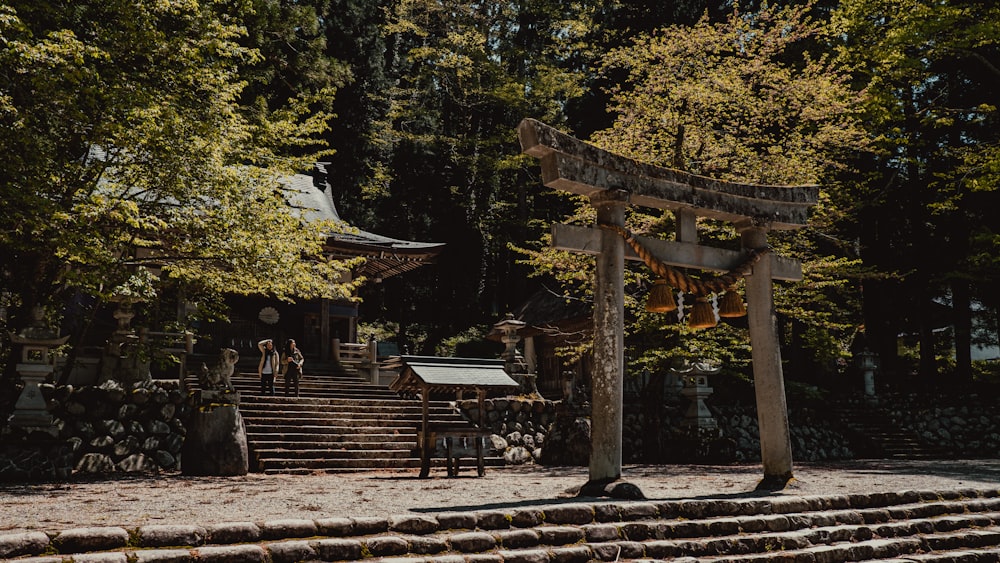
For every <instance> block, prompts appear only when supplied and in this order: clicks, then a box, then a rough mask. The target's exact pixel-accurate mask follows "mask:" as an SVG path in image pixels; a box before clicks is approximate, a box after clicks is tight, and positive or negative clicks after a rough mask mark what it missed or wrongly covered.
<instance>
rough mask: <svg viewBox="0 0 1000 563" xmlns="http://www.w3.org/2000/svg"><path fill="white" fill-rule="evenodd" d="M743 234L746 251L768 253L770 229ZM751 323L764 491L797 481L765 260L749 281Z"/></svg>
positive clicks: (744, 226)
mask: <svg viewBox="0 0 1000 563" xmlns="http://www.w3.org/2000/svg"><path fill="white" fill-rule="evenodd" d="M736 228H737V229H739V230H740V235H741V237H742V243H743V248H746V249H754V248H765V247H766V246H767V229H766V228H765V227H761V226H758V225H755V224H754V222H753V221H744V222H741V223H739V224H737V225H736ZM746 296H747V322H748V324H749V328H750V344H751V357H752V358H753V381H754V392H755V394H756V399H757V427H758V429H759V431H760V456H761V462H762V464H763V466H764V478H763V480H762V481H761V482H760V485H758V488H759V489H780V488H782V487H784V486H785V484H786V483H787V482H788V481H789V479H791V478H792V446H791V444H792V441H791V436H790V435H789V432H788V409H787V407H786V404H785V378H784V375H783V374H782V372H781V348H780V346H779V342H778V333H777V328H776V324H777V316H776V315H775V312H774V283H773V281H772V277H771V261H770V260H761V261H759V262H757V263H756V264H755V265H754V267H753V273H751V274H750V275H748V276H747V277H746Z"/></svg>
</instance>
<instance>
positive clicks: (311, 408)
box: [240, 403, 461, 420]
mask: <svg viewBox="0 0 1000 563" xmlns="http://www.w3.org/2000/svg"><path fill="white" fill-rule="evenodd" d="M240 412H241V413H243V415H244V416H246V415H256V414H261V413H266V414H273V415H276V416H277V415H281V416H285V417H294V416H315V415H322V414H336V415H338V416H349V417H351V418H406V419H417V420H419V419H420V418H421V416H422V414H421V411H420V409H419V408H416V409H414V408H411V407H406V406H401V407H395V406H385V407H354V408H350V409H342V408H336V407H325V408H324V407H323V406H321V405H264V404H247V403H242V404H240ZM429 414H430V415H431V416H435V417H442V416H443V417H448V418H454V417H459V418H460V417H461V415H460V414H458V413H457V412H456V411H455V410H454V409H452V408H450V407H448V408H442V407H437V408H433V409H430V411H429Z"/></svg>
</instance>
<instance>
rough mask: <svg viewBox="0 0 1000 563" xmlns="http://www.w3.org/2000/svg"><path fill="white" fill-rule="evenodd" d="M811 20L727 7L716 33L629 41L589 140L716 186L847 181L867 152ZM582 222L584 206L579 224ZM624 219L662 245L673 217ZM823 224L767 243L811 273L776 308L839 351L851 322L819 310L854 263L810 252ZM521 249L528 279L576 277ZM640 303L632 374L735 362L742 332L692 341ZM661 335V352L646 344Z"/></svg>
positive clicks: (575, 264)
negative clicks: (607, 115) (604, 125)
mask: <svg viewBox="0 0 1000 563" xmlns="http://www.w3.org/2000/svg"><path fill="white" fill-rule="evenodd" d="M810 9H811V5H803V6H793V7H787V8H781V7H773V6H772V7H768V6H764V7H762V8H760V9H759V10H758V11H755V12H743V11H741V10H739V9H734V10H733V11H732V12H731V13H730V15H729V17H728V18H726V19H725V21H722V22H717V23H713V22H712V21H711V20H710V19H709V18H708V17H707V16H706V17H703V18H702V19H701V20H700V21H699V22H698V23H697V24H695V25H693V26H680V25H677V26H669V27H665V28H663V29H660V30H656V31H654V32H652V33H649V34H642V35H639V36H637V37H636V38H635V39H634V41H633V42H632V44H630V45H627V46H625V47H622V48H620V49H616V50H613V51H611V52H610V53H609V54H608V55H607V56H606V57H605V59H604V65H603V67H602V70H603V72H604V73H605V75H607V76H616V75H617V76H622V77H623V78H622V80H621V81H619V82H617V83H615V84H614V86H613V87H612V89H611V107H610V108H609V109H610V111H611V112H612V113H613V114H614V115H615V120H614V123H613V125H612V126H611V127H609V128H608V129H605V130H602V131H597V132H595V133H594V134H593V135H592V136H591V141H592V142H594V143H595V144H597V145H599V146H601V147H603V148H606V149H608V150H611V151H613V152H616V153H619V154H623V155H626V156H630V157H632V158H635V159H637V160H641V161H644V162H649V163H652V164H656V165H660V166H665V167H668V168H677V169H682V170H685V171H687V172H693V173H697V174H701V175H705V176H710V177H715V178H720V179H726V180H733V181H739V182H751V183H769V184H805V183H819V184H820V185H821V186H824V185H828V184H830V183H833V182H834V181H836V180H837V179H838V175H839V174H841V173H843V172H844V168H845V167H844V166H843V164H842V163H843V161H844V160H845V158H846V155H848V154H851V153H852V152H854V151H857V150H861V149H863V148H864V147H865V145H866V137H865V132H864V130H863V128H862V127H861V123H860V121H859V118H858V113H859V110H860V104H861V102H862V101H863V99H864V95H863V93H862V92H860V91H858V90H856V89H853V88H852V87H851V84H850V78H851V76H850V75H849V74H848V73H846V71H845V69H844V68H843V67H841V66H840V65H838V64H837V63H836V61H834V60H833V59H832V58H831V57H830V56H828V55H826V54H825V53H824V49H823V46H822V41H821V39H822V33H823V31H824V27H823V25H822V23H821V22H818V21H815V20H813V19H811V18H810V17H809V11H810ZM581 205H586V204H585V202H582V203H581ZM818 207H819V209H818V210H817V214H818V215H819V216H820V218H823V217H825V216H827V215H831V214H835V213H836V211H837V210H836V209H835V208H833V207H834V206H833V205H832V200H831V199H830V198H829V197H828V196H826V195H824V197H823V200H822V202H821V204H820V205H819V206H818ZM588 213H589V211H587V210H586V209H585V208H582V209H580V210H578V212H577V215H578V216H584V217H586V216H588ZM591 221H592V220H591ZM627 221H628V223H629V225H630V228H631V229H632V230H633V231H634V232H639V233H642V232H645V233H657V234H661V235H663V236H665V237H667V238H669V237H670V236H671V233H672V232H673V230H674V229H675V225H674V221H673V218H672V217H671V216H656V215H648V214H646V213H644V212H643V211H642V210H640V209H634V210H631V213H630V216H629V217H628V219H627ZM825 224H826V223H825V222H819V223H816V224H815V226H814V227H813V228H810V229H805V230H804V231H805V232H804V233H802V234H799V235H796V236H795V237H792V236H789V237H775V242H774V244H775V245H776V246H777V247H778V248H777V249H778V250H779V251H780V252H782V253H783V254H786V255H790V256H795V257H798V258H801V259H806V260H808V262H807V264H806V270H807V272H808V273H809V274H810V276H809V278H807V279H808V282H807V284H805V285H806V288H807V289H808V292H807V291H806V290H791V291H779V294H778V306H779V308H781V309H783V310H785V311H788V312H791V311H793V310H794V311H796V312H797V313H800V314H798V315H796V318H798V319H800V320H801V321H804V322H806V323H808V324H809V325H810V326H812V327H815V328H816V329H817V330H820V331H828V334H831V335H832V336H833V338H828V339H819V338H816V337H813V340H814V341H819V340H823V341H824V344H827V345H828V344H829V342H830V340H833V341H835V342H837V346H838V347H839V348H840V349H846V347H847V342H844V341H845V340H846V341H849V339H850V337H851V336H852V335H853V332H854V328H855V327H856V326H857V318H856V317H854V318H852V316H851V309H850V308H845V307H841V306H836V305H833V304H831V303H830V301H829V300H830V299H833V298H838V301H839V300H840V299H843V297H842V296H841V297H837V296H838V295H841V294H842V293H843V292H844V291H848V293H849V291H850V287H849V286H848V285H847V284H843V283H836V282H831V275H833V276H837V275H843V273H844V268H845V267H848V266H850V267H852V268H853V267H854V266H855V265H856V261H852V260H850V257H849V256H848V254H847V252H846V251H845V249H844V248H842V247H841V245H839V244H833V245H831V244H829V243H826V242H821V241H822V240H823V239H824V237H823V233H822V231H821V228H822V227H823V226H824V225H825ZM702 225H703V227H704V228H703V231H702V234H701V236H702V237H703V238H704V239H705V241H707V242H711V241H714V243H715V244H718V245H722V246H726V245H729V246H734V245H735V242H736V241H735V239H736V236H735V233H734V231H733V230H732V229H730V228H726V227H723V226H719V225H714V224H712V223H711V222H704V223H702ZM525 252H526V254H527V255H528V257H529V260H530V261H531V262H532V263H533V264H534V265H535V266H536V268H537V269H538V271H539V272H553V271H555V272H564V273H563V274H561V275H573V276H574V277H576V278H578V277H579V276H580V271H581V264H580V260H579V259H573V260H568V259H567V258H566V256H564V255H563V254H561V253H559V254H554V253H553V251H551V250H546V249H542V250H535V251H525ZM571 273H572V274H571ZM633 276H634V277H633V278H632V279H631V280H630V281H627V282H626V283H627V285H629V287H630V289H631V291H632V292H635V293H637V294H638V293H639V292H640V291H642V290H643V289H644V288H645V287H648V285H649V281H648V279H647V277H646V276H647V274H646V273H645V272H644V271H638V272H636V273H634V274H633ZM817 299H820V300H819V301H818V302H817V301H815V300H817ZM640 301H641V300H639V299H636V300H634V301H633V300H628V301H627V303H628V304H629V305H630V309H632V313H633V315H634V318H635V319H636V324H635V326H634V327H632V329H631V334H632V336H631V339H632V340H631V341H632V342H634V343H637V349H638V353H637V354H635V355H634V357H635V358H637V359H636V362H637V363H641V364H645V365H655V366H658V367H659V368H660V369H662V368H664V367H666V365H669V363H670V362H671V361H673V360H674V359H678V358H689V359H690V358H693V359H701V358H712V359H716V360H720V361H724V362H725V363H727V364H729V365H730V366H731V367H732V366H738V365H739V364H740V363H741V362H745V361H746V356H745V355H744V354H745V349H746V348H745V338H746V337H745V335H739V334H733V333H732V331H729V330H719V331H705V332H700V333H692V332H691V331H689V330H688V329H687V328H686V327H685V326H684V325H680V324H677V323H676V320H673V319H663V318H659V319H654V318H650V317H649V315H648V314H647V313H645V312H644V311H640V310H636V309H638V306H639V305H641V302H640ZM810 301H813V302H812V303H810ZM803 311H809V312H811V314H801V313H802V312H803ZM650 334H652V335H655V336H653V337H650V336H648V335H650ZM676 335H680V336H681V337H680V338H678V337H676ZM668 336H669V337H670V340H669V341H670V342H671V346H670V348H669V349H668V348H664V347H662V346H649V347H647V346H648V343H650V342H664V341H665V339H666V338H667V337H668ZM713 338H720V339H723V340H725V341H726V343H725V344H724V345H721V346H720V345H712V344H711V342H710V340H708V339H713ZM739 341H742V342H744V345H742V346H741V345H740V344H738V343H737V342H739ZM643 343H645V344H643ZM741 348H742V349H743V352H742V353H741Z"/></svg>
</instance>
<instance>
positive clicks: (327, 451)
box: [253, 444, 418, 462]
mask: <svg viewBox="0 0 1000 563" xmlns="http://www.w3.org/2000/svg"><path fill="white" fill-rule="evenodd" d="M253 453H254V455H257V456H265V458H264V459H265V461H268V462H269V461H272V460H279V459H280V460H303V459H305V460H329V461H341V460H345V459H346V460H351V459H357V460H367V459H382V458H384V459H396V458H401V457H418V454H417V453H415V452H414V447H413V446H412V445H410V446H409V447H407V446H406V445H399V446H398V447H390V448H386V447H384V444H376V445H374V446H372V447H369V448H363V449H361V448H359V449H339V448H315V449H311V448H306V447H297V448H295V449H284V448H267V449H255V450H254V452H253Z"/></svg>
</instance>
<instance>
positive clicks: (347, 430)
mask: <svg viewBox="0 0 1000 563" xmlns="http://www.w3.org/2000/svg"><path fill="white" fill-rule="evenodd" d="M308 433H312V434H314V435H315V436H316V437H317V438H316V439H320V438H319V436H351V435H353V434H357V435H359V436H361V435H367V436H372V435H380V434H403V435H410V436H413V439H414V441H416V436H417V434H416V427H414V426H377V427H375V426H303V425H301V424H289V425H283V426H267V425H261V426H257V425H252V426H251V425H248V426H247V438H248V439H249V438H250V437H251V436H253V438H254V439H255V440H257V439H261V440H268V439H272V440H276V439H280V438H282V437H284V436H291V435H296V434H308ZM411 433H412V434H411Z"/></svg>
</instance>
